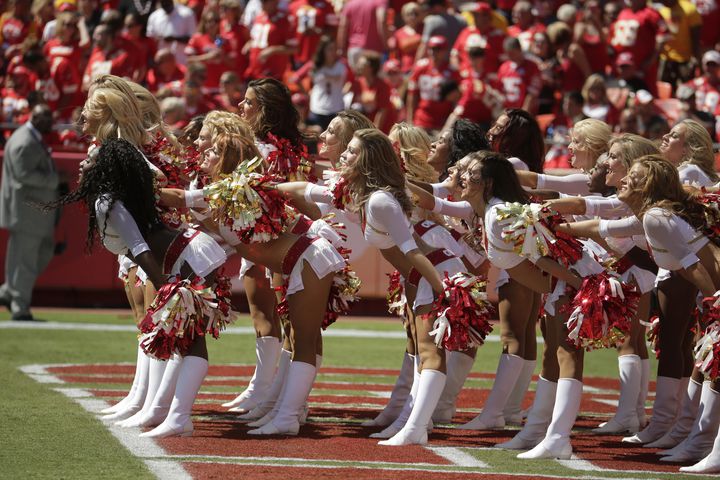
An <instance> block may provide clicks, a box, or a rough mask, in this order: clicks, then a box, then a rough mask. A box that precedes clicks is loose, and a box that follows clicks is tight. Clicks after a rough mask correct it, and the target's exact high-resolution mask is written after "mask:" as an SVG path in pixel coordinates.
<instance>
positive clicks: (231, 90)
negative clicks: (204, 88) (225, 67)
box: [213, 70, 245, 113]
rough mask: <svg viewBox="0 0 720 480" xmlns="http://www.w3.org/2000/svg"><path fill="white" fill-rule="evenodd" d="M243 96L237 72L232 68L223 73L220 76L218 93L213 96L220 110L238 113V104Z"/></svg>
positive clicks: (243, 90) (243, 91)
mask: <svg viewBox="0 0 720 480" xmlns="http://www.w3.org/2000/svg"><path fill="white" fill-rule="evenodd" d="M244 97H245V89H244V88H243V84H242V82H240V77H238V75H237V73H235V72H233V71H232V70H229V71H227V72H225V73H223V74H222V76H221V77H220V93H218V94H217V95H215V98H213V101H214V103H215V104H217V106H218V107H219V108H220V109H222V110H225V111H228V112H231V113H238V111H239V109H238V104H239V103H240V102H242V99H243V98H244Z"/></svg>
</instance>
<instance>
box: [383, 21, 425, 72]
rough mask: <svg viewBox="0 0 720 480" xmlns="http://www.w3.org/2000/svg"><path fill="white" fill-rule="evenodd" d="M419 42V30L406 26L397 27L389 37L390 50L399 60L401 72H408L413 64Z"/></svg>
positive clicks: (420, 39)
mask: <svg viewBox="0 0 720 480" xmlns="http://www.w3.org/2000/svg"><path fill="white" fill-rule="evenodd" d="M421 42H422V35H421V32H416V31H415V30H413V29H412V28H410V27H407V26H405V27H402V28H399V29H397V30H396V31H395V33H393V35H392V37H391V38H390V42H389V43H390V50H392V52H393V55H394V57H395V59H397V60H398V61H399V62H400V70H402V72H403V73H407V72H409V71H410V70H412V67H413V65H415V54H416V53H417V50H418V47H419V46H420V43H421Z"/></svg>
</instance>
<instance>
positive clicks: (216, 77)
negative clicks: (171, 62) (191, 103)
mask: <svg viewBox="0 0 720 480" xmlns="http://www.w3.org/2000/svg"><path fill="white" fill-rule="evenodd" d="M185 54H186V55H187V59H188V62H189V63H204V64H205V66H206V67H207V78H206V79H205V85H203V91H204V92H205V93H206V94H208V93H209V94H215V93H217V92H218V91H219V90H220V76H221V75H222V74H223V73H225V71H227V70H230V68H231V66H230V57H231V55H232V47H231V45H230V42H228V41H227V40H226V39H225V38H223V37H222V36H220V15H219V14H218V13H217V12H215V11H214V10H206V11H205V13H203V16H202V18H201V19H200V26H199V28H198V32H197V33H195V34H194V35H193V36H192V37H190V41H189V42H188V44H187V47H185Z"/></svg>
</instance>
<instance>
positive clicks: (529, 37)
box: [507, 23, 545, 52]
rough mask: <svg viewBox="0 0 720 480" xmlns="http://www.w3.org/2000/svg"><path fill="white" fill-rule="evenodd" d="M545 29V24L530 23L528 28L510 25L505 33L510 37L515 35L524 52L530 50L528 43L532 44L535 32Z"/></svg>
mask: <svg viewBox="0 0 720 480" xmlns="http://www.w3.org/2000/svg"><path fill="white" fill-rule="evenodd" d="M544 31H545V25H543V24H542V23H536V24H534V25H530V28H528V29H527V30H521V29H520V27H518V26H517V25H511V26H509V27H508V29H507V34H508V36H510V37H515V38H517V39H518V40H519V41H520V46H521V47H522V49H523V51H524V52H527V51H528V50H530V45H532V41H533V37H534V36H535V34H536V33H542V32H544Z"/></svg>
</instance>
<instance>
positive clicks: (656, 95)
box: [0, 0, 720, 168]
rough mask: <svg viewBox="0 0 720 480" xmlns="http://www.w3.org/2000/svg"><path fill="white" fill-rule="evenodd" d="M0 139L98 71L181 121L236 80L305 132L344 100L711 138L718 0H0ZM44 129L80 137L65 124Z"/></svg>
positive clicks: (391, 114)
mask: <svg viewBox="0 0 720 480" xmlns="http://www.w3.org/2000/svg"><path fill="white" fill-rule="evenodd" d="M0 10H3V11H4V12H5V13H4V14H3V15H2V17H1V18H0V44H1V46H0V49H1V50H0V53H2V55H1V56H0V81H1V82H2V98H3V106H2V113H1V115H2V123H3V124H4V125H3V126H4V132H5V135H4V137H5V138H7V137H8V136H9V135H10V133H11V132H12V129H13V127H12V125H13V124H15V125H18V124H22V123H23V122H25V121H26V120H27V118H28V117H29V114H30V111H31V110H32V107H33V106H34V105H35V104H37V103H39V102H46V103H48V104H49V105H50V106H51V108H52V109H53V111H54V115H55V120H56V123H57V124H65V125H68V126H70V125H72V124H73V123H74V122H76V121H77V119H78V117H79V114H80V107H81V106H82V104H83V102H84V100H85V98H86V96H87V91H88V88H89V85H90V81H91V80H92V78H93V77H95V76H97V75H99V74H105V73H109V74H113V75H118V76H120V77H125V78H127V79H130V80H133V81H136V82H138V83H140V84H142V85H144V86H146V87H147V88H148V89H149V90H150V91H151V92H152V93H153V94H155V95H156V96H157V97H158V99H160V101H161V105H162V108H163V114H164V118H165V121H166V123H167V124H169V125H171V126H172V127H173V128H175V129H177V130H179V129H181V128H183V127H184V126H185V125H187V123H188V122H189V121H190V119H191V118H192V117H193V116H196V115H202V114H205V113H207V112H209V111H211V110H213V109H222V110H228V111H231V112H236V111H237V109H238V103H239V102H240V101H241V100H242V98H243V95H244V91H245V88H246V85H247V82H248V81H250V80H253V79H257V78H261V77H274V78H277V79H279V80H282V81H283V82H284V83H286V84H287V85H288V86H289V87H290V89H291V91H292V92H294V96H293V101H294V103H295V105H296V106H297V107H298V109H299V110H300V111H301V113H302V114H303V128H304V129H305V130H306V131H308V132H311V133H312V132H314V133H320V132H321V131H323V130H324V129H325V128H326V127H327V125H328V123H329V121H330V119H331V118H332V117H333V116H334V115H335V114H336V113H337V112H339V111H341V110H343V109H345V108H347V107H350V108H353V109H356V110H359V111H361V112H363V113H364V114H365V115H366V116H368V117H369V118H370V119H371V120H372V121H373V123H374V124H375V125H376V126H377V127H379V128H380V129H381V130H383V131H384V132H385V133H388V132H389V129H390V127H391V126H392V125H393V124H394V123H396V122H399V121H405V122H408V123H411V124H414V125H417V126H420V127H422V128H424V129H426V130H428V131H429V132H431V133H436V132H439V131H440V130H442V129H443V127H446V126H449V125H451V124H452V123H453V122H454V120H455V119H457V118H467V119H469V120H472V121H474V122H477V123H480V124H481V125H482V126H484V127H486V128H487V127H488V126H489V125H490V124H491V123H492V120H493V119H494V118H497V117H498V115H499V113H500V112H502V110H503V109H506V108H523V109H525V110H527V111H529V112H530V113H532V114H534V115H536V116H537V119H538V122H539V123H540V125H541V128H542V129H543V131H544V134H545V136H546V138H547V139H548V140H550V142H548V143H552V141H555V143H556V146H554V147H553V148H551V149H549V151H548V152H547V159H546V167H549V168H552V167H566V166H568V165H569V163H568V153H567V150H566V148H565V147H564V146H563V145H562V143H563V141H567V139H568V131H569V128H570V127H572V125H573V124H574V123H575V122H577V121H579V120H581V119H583V118H596V119H599V120H602V121H605V122H607V123H608V124H609V125H611V126H612V127H613V128H614V129H615V130H616V131H618V132H624V133H637V134H640V135H642V136H645V137H647V138H650V139H660V138H661V137H662V136H663V135H664V134H665V133H667V132H668V131H669V130H670V125H672V124H674V123H675V122H677V121H678V120H682V119H686V118H690V119H694V120H696V121H699V122H700V123H702V124H704V125H705V126H706V127H707V128H708V130H709V131H710V132H711V133H712V135H713V138H714V139H716V138H717V132H718V127H717V124H718V122H717V119H718V116H720V106H719V103H720V102H719V100H720V90H719V89H720V51H719V50H718V49H719V48H720V29H718V28H717V25H718V22H719V21H720V8H719V7H718V5H717V3H716V2H715V1H714V0H693V1H689V0H664V1H663V2H662V3H658V4H654V3H652V4H651V3H647V2H646V1H645V0H627V1H626V2H624V3H623V2H621V1H617V0H608V1H600V0H586V1H575V2H568V1H565V0H535V1H534V2H531V1H527V0H497V1H494V2H489V3H486V2H472V3H465V2H449V1H447V0H419V1H418V2H408V1H403V0H389V1H388V0H372V1H366V0H347V1H345V2H343V1H342V0H335V1H333V2H331V1H328V0H294V1H292V2H290V1H288V0H249V1H248V3H247V5H245V4H244V1H243V0H207V1H206V0H188V1H187V3H186V4H185V3H180V2H177V1H174V0H157V1H156V0H35V1H31V0H11V1H9V2H4V1H3V2H0ZM56 134H57V136H56V138H53V139H52V140H51V141H50V142H49V143H52V144H54V145H64V146H65V147H66V148H71V149H72V148H79V149H84V148H85V146H83V145H82V143H83V142H82V139H81V135H80V134H79V133H78V132H77V131H76V130H75V129H73V128H66V129H61V130H60V131H59V132H56Z"/></svg>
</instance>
